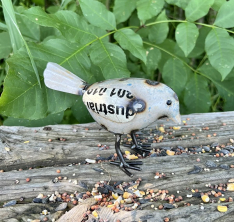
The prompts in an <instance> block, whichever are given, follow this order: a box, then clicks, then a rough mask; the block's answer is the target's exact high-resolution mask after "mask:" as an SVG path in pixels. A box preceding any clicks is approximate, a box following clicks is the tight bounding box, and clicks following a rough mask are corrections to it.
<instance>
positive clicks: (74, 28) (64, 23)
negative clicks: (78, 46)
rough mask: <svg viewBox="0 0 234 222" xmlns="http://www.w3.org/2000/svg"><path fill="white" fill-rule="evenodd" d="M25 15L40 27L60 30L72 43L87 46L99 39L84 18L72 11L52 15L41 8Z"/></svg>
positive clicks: (34, 8)
mask: <svg viewBox="0 0 234 222" xmlns="http://www.w3.org/2000/svg"><path fill="white" fill-rule="evenodd" d="M24 14H25V15H26V16H27V18H28V19H30V20H31V21H33V22H35V23H36V24H38V25H41V26H46V27H53V28H56V29H58V30H59V31H60V32H61V33H62V35H63V36H64V37H65V38H67V39H68V40H70V41H76V42H79V43H82V44H86V43H88V42H91V41H92V40H94V39H96V38H97V36H96V35H95V34H93V33H92V31H91V30H90V29H91V26H89V25H88V24H87V22H86V21H85V20H84V19H83V17H81V16H79V15H78V14H76V13H74V12H71V11H59V12H57V13H55V14H52V15H50V14H47V13H45V12H44V11H43V10H42V8H40V7H32V8H30V9H29V10H27V11H25V12H24Z"/></svg>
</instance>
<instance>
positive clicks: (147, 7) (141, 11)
mask: <svg viewBox="0 0 234 222" xmlns="http://www.w3.org/2000/svg"><path fill="white" fill-rule="evenodd" d="M163 6H164V0H157V1H152V0H139V1H137V14H138V17H139V19H140V20H141V21H142V22H143V23H145V21H146V20H148V19H151V18H153V17H154V16H156V15H157V14H158V13H159V12H160V11H161V10H162V8H163Z"/></svg>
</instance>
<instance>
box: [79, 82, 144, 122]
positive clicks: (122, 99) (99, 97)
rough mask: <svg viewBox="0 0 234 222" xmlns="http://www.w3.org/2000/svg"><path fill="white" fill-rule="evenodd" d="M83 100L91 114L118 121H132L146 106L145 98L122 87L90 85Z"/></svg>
mask: <svg viewBox="0 0 234 222" xmlns="http://www.w3.org/2000/svg"><path fill="white" fill-rule="evenodd" d="M83 101H84V103H85V105H86V106H87V108H88V110H89V112H90V113H91V114H94V113H95V114H97V115H100V116H102V117H103V118H106V119H108V120H110V121H112V122H117V123H125V122H129V121H131V120H132V119H134V117H135V116H136V115H137V113H139V112H142V111H144V109H145V106H146V104H145V102H144V101H143V100H141V99H137V98H136V97H135V96H134V95H132V93H131V92H129V91H128V90H125V89H120V88H98V87H90V88H88V90H87V91H86V92H85V93H84V95H83Z"/></svg>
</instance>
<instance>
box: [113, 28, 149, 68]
mask: <svg viewBox="0 0 234 222" xmlns="http://www.w3.org/2000/svg"><path fill="white" fill-rule="evenodd" d="M114 38H115V39H116V41H117V42H118V43H119V44H120V46H121V47H122V48H123V49H126V50H129V51H130V52H131V53H132V54H133V55H134V56H135V57H137V58H139V59H141V60H142V61H143V62H144V63H146V51H145V49H144V47H143V42H142V39H141V37H140V36H139V35H138V34H136V33H135V32H134V31H133V30H131V29H122V30H119V31H118V32H116V33H115V34H114Z"/></svg>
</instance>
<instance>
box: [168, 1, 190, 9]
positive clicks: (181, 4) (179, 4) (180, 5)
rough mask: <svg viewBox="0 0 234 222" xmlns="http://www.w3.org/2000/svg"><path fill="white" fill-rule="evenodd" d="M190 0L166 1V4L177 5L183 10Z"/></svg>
mask: <svg viewBox="0 0 234 222" xmlns="http://www.w3.org/2000/svg"><path fill="white" fill-rule="evenodd" d="M189 1H190V0H166V2H167V3H168V4H171V5H177V6H178V7H180V8H182V9H185V8H186V6H187V5H188V3H189Z"/></svg>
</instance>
